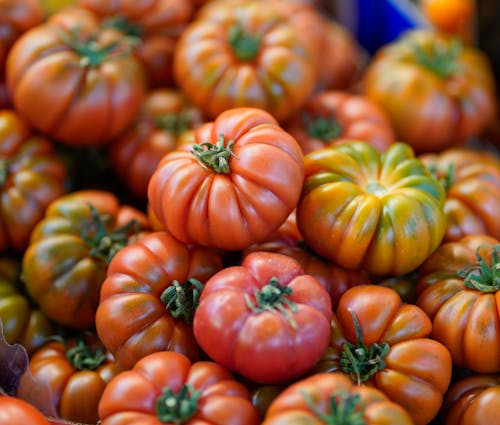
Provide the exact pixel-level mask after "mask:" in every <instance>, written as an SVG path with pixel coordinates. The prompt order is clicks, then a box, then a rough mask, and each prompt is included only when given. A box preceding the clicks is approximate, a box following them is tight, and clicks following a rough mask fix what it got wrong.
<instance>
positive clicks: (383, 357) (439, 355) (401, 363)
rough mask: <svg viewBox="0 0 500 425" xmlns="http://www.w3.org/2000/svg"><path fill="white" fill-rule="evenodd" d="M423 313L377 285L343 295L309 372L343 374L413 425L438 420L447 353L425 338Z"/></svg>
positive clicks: (426, 323)
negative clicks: (323, 346)
mask: <svg viewBox="0 0 500 425" xmlns="http://www.w3.org/2000/svg"><path fill="white" fill-rule="evenodd" d="M431 331H432V324H431V321H430V319H429V318H428V317H427V315H426V314H425V312H424V311H423V310H422V309H420V308H419V307H417V306H416V305H412V304H404V303H403V302H402V301H401V298H400V297H399V295H398V293H397V292H396V291H394V290H392V289H390V288H386V287H382V286H377V285H360V286H355V287H353V288H350V289H348V290H347V291H346V292H345V293H344V294H343V295H342V297H341V298H340V302H339V306H338V307H337V310H336V311H335V313H334V315H333V318H332V322H331V338H330V345H329V347H328V349H327V351H326V352H325V354H324V356H323V357H322V359H321V360H320V361H319V363H318V364H317V365H316V366H315V367H314V369H313V371H312V372H343V373H345V374H346V376H350V378H351V379H352V380H353V381H354V382H355V383H357V384H358V385H360V384H366V385H369V386H373V387H375V388H376V389H378V390H380V391H382V392H383V393H384V394H385V395H386V396H387V397H388V398H389V399H390V400H391V401H393V402H395V403H397V404H399V405H401V406H402V407H403V408H404V409H405V410H406V411H407V412H408V413H409V414H410V416H411V418H412V420H413V421H414V423H415V424H416V425H425V424H428V423H429V422H431V420H432V419H433V418H434V417H435V416H436V415H437V413H438V411H439V408H440V407H441V403H442V400H443V396H444V394H445V392H446V390H447V389H448V385H449V384H450V380H451V371H452V362H451V356H450V353H449V352H448V350H447V349H446V347H444V345H442V344H440V343H439V342H437V341H435V340H433V339H430V338H428V336H429V335H430V333H431ZM395 423H396V422H395Z"/></svg>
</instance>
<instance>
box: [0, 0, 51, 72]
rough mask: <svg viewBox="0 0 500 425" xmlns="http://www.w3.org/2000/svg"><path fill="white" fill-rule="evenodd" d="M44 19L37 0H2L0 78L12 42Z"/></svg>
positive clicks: (0, 10)
mask: <svg viewBox="0 0 500 425" xmlns="http://www.w3.org/2000/svg"><path fill="white" fill-rule="evenodd" d="M42 19H43V13H42V8H41V6H40V2H39V1H37V0H0V80H3V77H4V71H5V58H6V56H7V53H8V51H9V49H10V47H11V46H12V44H14V42H15V41H16V39H17V38H19V37H20V35H21V34H22V33H24V32H25V31H27V30H29V29H30V28H32V27H34V26H36V25H38V24H40V23H41V22H42Z"/></svg>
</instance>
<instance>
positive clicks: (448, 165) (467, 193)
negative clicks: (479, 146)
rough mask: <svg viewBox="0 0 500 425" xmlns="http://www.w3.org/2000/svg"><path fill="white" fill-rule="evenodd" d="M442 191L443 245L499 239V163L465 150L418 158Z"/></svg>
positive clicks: (481, 153)
mask: <svg viewBox="0 0 500 425" xmlns="http://www.w3.org/2000/svg"><path fill="white" fill-rule="evenodd" d="M420 159H421V160H422V161H423V163H424V164H425V166H426V167H427V168H428V169H429V171H430V172H431V173H432V174H433V175H434V176H436V177H437V178H438V179H439V180H440V181H441V183H442V184H443V186H444V188H445V190H446V200H445V203H444V212H445V214H446V233H445V236H444V241H445V242H451V241H457V240H459V239H461V238H463V237H464V236H466V235H473V234H479V233H483V234H488V235H491V236H493V237H494V238H497V239H500V220H498V214H499V212H500V160H499V159H498V158H496V157H495V156H493V155H492V154H491V153H490V154H489V153H487V152H480V151H474V150H471V149H465V148H455V149H448V150H446V151H443V152H441V153H437V154H436V153H434V154H431V153H429V154H426V155H421V156H420Z"/></svg>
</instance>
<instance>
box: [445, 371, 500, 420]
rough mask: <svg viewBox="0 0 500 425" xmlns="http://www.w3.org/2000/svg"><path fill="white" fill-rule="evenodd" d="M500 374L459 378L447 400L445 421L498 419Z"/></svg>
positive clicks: (447, 395) (499, 413)
mask: <svg viewBox="0 0 500 425" xmlns="http://www.w3.org/2000/svg"><path fill="white" fill-rule="evenodd" d="M499 401H500V378H499V376H498V375H471V376H468V377H465V378H462V379H461V380H459V381H457V382H455V383H454V384H453V385H452V386H451V387H450V389H449V390H448V392H447V393H446V397H445V399H444V402H443V408H442V412H441V413H442V419H443V424H444V425H480V424H487V423H495V421H497V420H498V415H500V409H499V407H498V406H499V405H500V404H499Z"/></svg>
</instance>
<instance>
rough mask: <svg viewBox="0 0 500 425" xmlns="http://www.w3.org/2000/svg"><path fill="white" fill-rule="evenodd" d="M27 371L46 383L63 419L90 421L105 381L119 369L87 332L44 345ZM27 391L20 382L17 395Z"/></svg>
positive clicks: (93, 336)
mask: <svg viewBox="0 0 500 425" xmlns="http://www.w3.org/2000/svg"><path fill="white" fill-rule="evenodd" d="M29 371H30V373H31V375H32V376H33V378H34V379H35V381H36V382H37V383H39V384H40V385H45V386H46V387H47V389H48V391H49V392H50V394H51V396H52V397H53V400H54V403H55V405H56V407H57V412H58V414H59V416H60V417H61V418H62V419H67V420H71V421H75V422H83V423H87V424H92V423H96V422H97V421H98V419H99V417H98V415H97V406H98V403H99V400H100V398H101V395H102V393H103V391H104V389H105V387H106V385H107V384H108V382H109V381H110V380H111V379H112V378H113V377H114V376H115V375H117V374H118V373H120V372H121V369H120V367H119V366H118V365H117V364H116V363H115V362H114V360H113V359H112V357H110V356H109V354H107V353H106V352H105V350H104V348H103V347H102V345H101V344H100V342H99V340H98V339H97V338H96V337H95V335H93V334H90V335H87V336H85V338H83V337H82V338H80V337H77V338H75V339H70V340H68V341H51V342H48V343H47V344H45V345H43V346H42V347H40V348H39V349H38V350H37V351H36V352H35V353H34V354H33V356H32V357H31V359H30V364H29ZM29 391H31V388H26V386H25V385H21V386H20V388H19V390H18V395H19V396H20V397H23V394H24V393H25V392H26V393H27V394H29Z"/></svg>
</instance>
